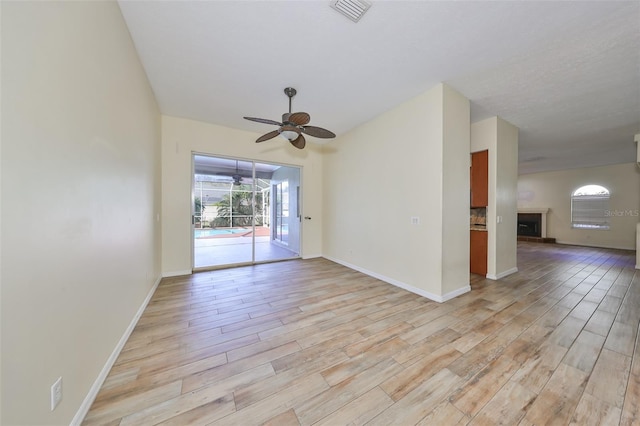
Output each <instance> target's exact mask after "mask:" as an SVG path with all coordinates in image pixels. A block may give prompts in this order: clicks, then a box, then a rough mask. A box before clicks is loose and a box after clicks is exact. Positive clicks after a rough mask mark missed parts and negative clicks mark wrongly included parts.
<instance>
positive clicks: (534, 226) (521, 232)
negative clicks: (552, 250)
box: [518, 207, 556, 243]
mask: <svg viewBox="0 0 640 426" xmlns="http://www.w3.org/2000/svg"><path fill="white" fill-rule="evenodd" d="M548 212H549V209H539V208H526V207H524V208H519V209H518V241H532V242H541V243H555V242H556V239H555V238H550V237H548V236H547V213H548Z"/></svg>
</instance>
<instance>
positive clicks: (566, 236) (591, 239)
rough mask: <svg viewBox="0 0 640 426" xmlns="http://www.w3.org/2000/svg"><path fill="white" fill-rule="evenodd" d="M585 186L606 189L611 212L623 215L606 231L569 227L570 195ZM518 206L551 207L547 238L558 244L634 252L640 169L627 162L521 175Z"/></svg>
mask: <svg viewBox="0 0 640 426" xmlns="http://www.w3.org/2000/svg"><path fill="white" fill-rule="evenodd" d="M588 184H597V185H602V186H604V187H605V188H607V189H609V192H610V194H611V198H610V208H611V210H612V211H618V212H620V213H621V214H622V215H621V216H612V217H611V229H609V230H591V229H573V228H571V194H572V193H573V191H575V190H576V189H578V188H579V187H581V186H583V185H588ZM518 207H519V208H521V207H529V208H550V209H551V210H550V211H549V213H548V214H547V236H548V237H552V238H555V239H556V241H557V242H559V243H564V244H576V245H584V246H595V247H611V248H621V249H629V250H634V249H635V245H636V242H635V239H636V237H635V233H636V224H637V223H638V221H639V220H640V217H638V216H637V213H638V209H640V169H639V168H638V166H637V165H636V163H627V164H616V165H612V166H602V167H589V168H582V169H571V170H561V171H555V172H546V173H534V174H528V175H521V176H520V177H519V178H518Z"/></svg>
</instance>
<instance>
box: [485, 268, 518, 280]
mask: <svg viewBox="0 0 640 426" xmlns="http://www.w3.org/2000/svg"><path fill="white" fill-rule="evenodd" d="M516 272H518V268H516V267H513V268H511V269H507V270H506V271H504V272H500V273H499V274H496V275H493V274H487V278H489V279H490V280H499V279H501V278H504V277H506V276H508V275H511V274H515V273H516Z"/></svg>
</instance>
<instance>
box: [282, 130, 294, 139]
mask: <svg viewBox="0 0 640 426" xmlns="http://www.w3.org/2000/svg"><path fill="white" fill-rule="evenodd" d="M280 136H282V137H283V138H285V139H286V140H288V141H292V140H295V139H296V138H297V137H298V133H297V132H294V131H293V130H283V131H282V132H280Z"/></svg>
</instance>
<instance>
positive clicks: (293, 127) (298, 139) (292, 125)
mask: <svg viewBox="0 0 640 426" xmlns="http://www.w3.org/2000/svg"><path fill="white" fill-rule="evenodd" d="M284 93H285V95H287V96H288V97H289V112H285V113H284V114H282V123H279V122H277V121H274V120H267V119H266V118H256V117H244V118H245V119H246V120H249V121H255V122H258V123H264V124H273V125H275V126H280V127H278V129H277V130H273V131H271V132H269V133H266V134H264V135H262V136H260V137H259V138H258V139H256V142H264V141H268V140H269V139H273V138H275V137H276V136H278V135H280V136H282V137H283V138H285V139H286V140H288V141H289V142H290V143H291V145H293V146H295V147H296V148H298V149H302V148H304V146H305V145H306V141H305V139H304V136H303V135H302V134H303V133H304V134H305V135H309V136H314V137H316V138H326V139H328V138H335V137H336V135H335V134H334V133H333V132H330V131H329V130H327V129H323V128H322V127H315V126H307V123H309V121H311V116H310V115H309V114H307V113H306V112H294V113H292V112H291V99H292V98H293V97H294V96H295V95H296V93H297V91H296V89H294V88H293V87H287V88H286V89H284Z"/></svg>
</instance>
